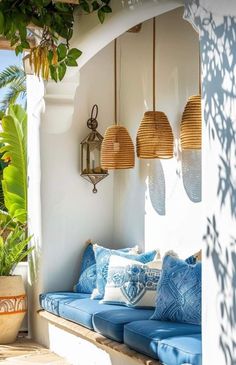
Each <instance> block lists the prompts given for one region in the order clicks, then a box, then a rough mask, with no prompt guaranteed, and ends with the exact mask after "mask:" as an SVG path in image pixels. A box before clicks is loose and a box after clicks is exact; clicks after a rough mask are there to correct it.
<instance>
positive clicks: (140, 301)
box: [102, 255, 162, 308]
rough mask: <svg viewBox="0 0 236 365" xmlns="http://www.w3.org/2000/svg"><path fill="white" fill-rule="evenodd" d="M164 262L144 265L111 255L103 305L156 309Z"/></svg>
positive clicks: (159, 261) (158, 261) (157, 261)
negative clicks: (158, 285) (157, 290)
mask: <svg viewBox="0 0 236 365" xmlns="http://www.w3.org/2000/svg"><path fill="white" fill-rule="evenodd" d="M161 267H162V261H161V260H156V261H152V262H149V263H147V264H142V263H140V262H138V261H135V260H130V259H127V258H125V257H120V256H116V255H111V257H110V261H109V268H108V277H107V283H106V286H105V295H104V298H103V300H102V303H106V304H119V305H122V304H123V305H126V306H128V307H150V308H151V307H155V303H156V289H157V284H158V281H159V278H160V274H161Z"/></svg>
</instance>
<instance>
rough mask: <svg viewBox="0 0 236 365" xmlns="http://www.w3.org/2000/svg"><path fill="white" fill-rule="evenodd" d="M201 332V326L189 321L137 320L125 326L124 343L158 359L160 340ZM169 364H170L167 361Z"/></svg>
mask: <svg viewBox="0 0 236 365" xmlns="http://www.w3.org/2000/svg"><path fill="white" fill-rule="evenodd" d="M199 333H201V327H200V326H197V325H193V324H187V323H173V322H164V321H163V322H162V321H153V320H147V321H136V322H132V323H129V324H126V325H125V327H124V343H125V344H126V345H127V346H129V347H131V348H132V349H134V350H136V351H138V352H141V353H143V354H145V355H148V356H150V357H153V358H154V359H158V358H159V357H158V356H159V354H158V346H159V343H160V341H162V340H164V339H167V338H170V337H176V336H186V335H192V334H199ZM167 365H170V364H169V363H167ZM178 365H179V364H178Z"/></svg>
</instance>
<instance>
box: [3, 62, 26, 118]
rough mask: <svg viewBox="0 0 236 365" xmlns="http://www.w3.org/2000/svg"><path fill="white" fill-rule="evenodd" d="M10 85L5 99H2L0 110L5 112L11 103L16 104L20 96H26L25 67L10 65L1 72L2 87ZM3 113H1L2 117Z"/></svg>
mask: <svg viewBox="0 0 236 365" xmlns="http://www.w3.org/2000/svg"><path fill="white" fill-rule="evenodd" d="M6 86H7V87H9V90H8V91H6V93H5V95H4V97H3V99H2V100H1V101H0V110H1V111H2V112H3V114H4V113H5V112H6V110H7V108H8V107H9V105H10V104H14V103H15V102H16V101H17V99H18V98H19V97H21V98H22V99H23V98H25V96H26V75H25V71H24V69H23V68H21V67H18V66H16V65H13V66H9V67H7V68H5V69H4V70H3V71H2V72H0V88H2V87H6ZM3 114H1V115H0V119H2V117H3Z"/></svg>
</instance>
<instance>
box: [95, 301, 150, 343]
mask: <svg viewBox="0 0 236 365" xmlns="http://www.w3.org/2000/svg"><path fill="white" fill-rule="evenodd" d="M112 307H114V306H112ZM152 314H153V309H152V310H151V309H135V308H124V307H123V309H122V310H120V309H113V310H108V311H106V312H99V313H96V314H95V315H94V317H93V326H94V329H95V331H96V332H99V333H101V334H102V335H104V336H106V337H108V338H111V339H112V340H115V341H118V342H123V337H124V336H123V335H124V325H125V324H126V323H130V322H132V321H137V320H140V319H149V318H150V316H151V315H152Z"/></svg>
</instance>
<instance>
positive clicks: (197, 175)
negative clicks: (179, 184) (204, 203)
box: [182, 150, 202, 203]
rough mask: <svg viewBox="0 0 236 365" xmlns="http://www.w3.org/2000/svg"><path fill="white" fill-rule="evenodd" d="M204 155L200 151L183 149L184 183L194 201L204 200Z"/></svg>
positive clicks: (187, 192)
mask: <svg viewBox="0 0 236 365" xmlns="http://www.w3.org/2000/svg"><path fill="white" fill-rule="evenodd" d="M201 162H202V155H201V150H199V151H197V150H196V151H182V175H183V185H184V189H185V191H186V194H187V195H188V197H189V199H190V200H191V201H192V202H194V203H199V202H200V201H201V200H202V166H201V165H202V164H201Z"/></svg>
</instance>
